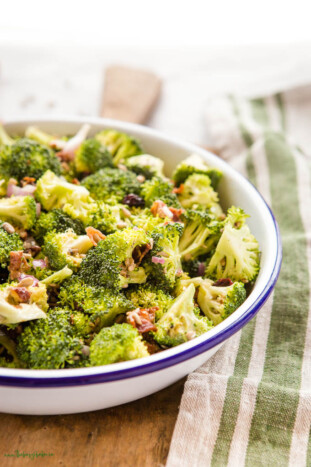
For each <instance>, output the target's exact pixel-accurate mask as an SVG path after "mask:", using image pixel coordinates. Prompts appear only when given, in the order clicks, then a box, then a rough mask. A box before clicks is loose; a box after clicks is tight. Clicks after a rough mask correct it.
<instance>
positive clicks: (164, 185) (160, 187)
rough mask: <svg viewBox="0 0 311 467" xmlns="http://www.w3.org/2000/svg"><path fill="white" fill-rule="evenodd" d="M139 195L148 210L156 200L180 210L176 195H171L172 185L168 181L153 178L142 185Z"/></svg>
mask: <svg viewBox="0 0 311 467" xmlns="http://www.w3.org/2000/svg"><path fill="white" fill-rule="evenodd" d="M141 195H142V197H143V198H144V200H145V203H146V206H147V207H149V208H150V207H151V206H152V205H153V203H154V201H157V200H160V201H163V202H164V203H165V204H167V205H168V206H169V207H174V208H177V209H179V208H181V205H180V203H179V201H178V198H177V196H176V194H175V193H173V185H172V184H171V182H170V181H168V180H163V178H161V177H153V178H152V179H151V180H147V181H146V182H145V183H143V185H142V189H141Z"/></svg>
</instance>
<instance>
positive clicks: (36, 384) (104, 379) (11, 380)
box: [0, 125, 282, 388]
mask: <svg viewBox="0 0 311 467" xmlns="http://www.w3.org/2000/svg"><path fill="white" fill-rule="evenodd" d="M133 126H134V125H133ZM135 126H136V125H135ZM239 175H240V176H241V177H243V178H244V180H246V182H247V183H248V184H250V185H251V186H252V188H253V189H254V190H255V191H256V192H257V194H258V196H259V197H260V198H261V200H262V201H263V203H264V204H265V206H266V208H267V210H268V212H269V214H270V216H271V218H272V221H273V225H274V228H275V235H276V247H277V251H276V256H275V262H274V266H273V269H272V273H271V275H270V278H269V280H268V281H267V284H266V286H265V288H264V289H263V290H262V292H261V294H260V295H259V296H258V297H257V299H256V300H255V301H254V302H253V303H252V304H251V305H250V306H249V308H248V309H247V310H246V311H245V312H244V313H243V315H242V316H240V318H239V319H238V320H236V321H234V322H233V323H231V324H230V326H228V327H227V328H226V329H224V330H223V331H221V332H219V333H218V334H216V335H214V336H212V337H211V338H209V339H208V340H207V341H204V342H200V343H198V344H196V345H193V347H191V348H190V349H185V350H183V351H180V352H179V353H178V354H176V355H171V356H168V357H165V356H164V358H162V359H161V360H158V361H154V362H150V363H148V362H147V363H145V364H141V365H139V366H138V367H133V368H125V369H121V370H116V371H110V372H109V373H97V374H89V375H78V376H67V375H66V377H65V375H63V376H60V377H41V378H34V377H20V376H9V375H5V376H4V375H0V386H11V387H20V388H22V387H25V388H61V387H70V386H81V385H90V384H101V383H108V382H113V381H118V380H123V379H128V378H134V377H137V376H143V375H145V374H148V373H153V372H156V371H160V370H164V369H166V368H168V367H171V366H174V365H178V364H179V363H182V362H184V361H186V360H189V359H191V358H194V357H196V356H198V355H200V354H201V353H204V352H206V351H208V350H210V349H212V348H213V347H215V346H217V345H218V344H220V343H222V342H223V341H225V340H226V339H228V338H229V337H231V336H232V335H233V334H235V333H236V332H237V331H239V330H240V329H241V328H242V327H244V326H245V325H246V324H247V323H248V322H249V321H250V320H251V319H252V318H253V317H254V316H255V315H256V314H257V313H258V311H259V310H260V308H261V307H262V306H263V305H264V303H265V302H266V300H267V299H268V297H269V296H270V294H271V292H272V290H273V289H274V287H275V284H276V281H277V279H278V276H279V274H280V270H281V264H282V241H281V235H280V230H279V227H278V224H277V221H276V219H275V217H274V214H273V212H272V210H271V208H270V206H269V205H268V204H267V202H266V201H265V199H264V198H263V196H262V195H261V193H260V192H259V191H258V190H257V188H256V187H255V186H254V185H253V184H252V183H251V182H250V181H249V180H248V179H247V178H246V177H244V176H243V175H242V174H239Z"/></svg>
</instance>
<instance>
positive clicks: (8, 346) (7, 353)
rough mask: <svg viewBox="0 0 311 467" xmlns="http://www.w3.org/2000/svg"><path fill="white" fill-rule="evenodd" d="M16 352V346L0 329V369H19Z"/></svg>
mask: <svg viewBox="0 0 311 467" xmlns="http://www.w3.org/2000/svg"><path fill="white" fill-rule="evenodd" d="M21 366H22V364H21V362H20V361H19V358H18V356H17V352H16V344H15V342H14V341H13V340H12V339H10V338H9V337H8V336H7V335H6V334H5V333H4V332H3V331H2V330H1V329H0V367H4V368H21Z"/></svg>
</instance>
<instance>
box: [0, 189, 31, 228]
mask: <svg viewBox="0 0 311 467" xmlns="http://www.w3.org/2000/svg"><path fill="white" fill-rule="evenodd" d="M0 219H2V220H3V221H8V222H11V223H12V224H14V225H16V226H18V227H22V228H23V229H26V230H28V229H31V228H32V227H33V225H34V224H35V222H36V219H37V206H36V202H35V200H34V199H33V198H32V197H31V196H12V197H11V198H1V199H0Z"/></svg>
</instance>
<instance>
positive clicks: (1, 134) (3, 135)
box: [0, 123, 14, 146]
mask: <svg viewBox="0 0 311 467" xmlns="http://www.w3.org/2000/svg"><path fill="white" fill-rule="evenodd" d="M12 144H14V139H12V138H11V137H10V136H9V135H8V134H7V132H6V131H5V129H4V127H3V125H2V124H1V123H0V146H12Z"/></svg>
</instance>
